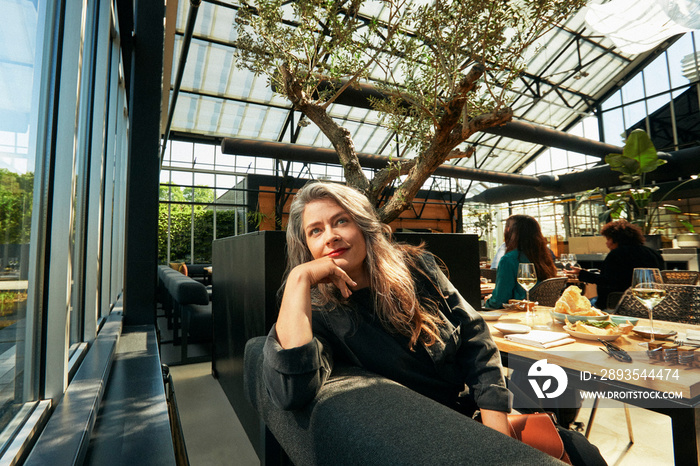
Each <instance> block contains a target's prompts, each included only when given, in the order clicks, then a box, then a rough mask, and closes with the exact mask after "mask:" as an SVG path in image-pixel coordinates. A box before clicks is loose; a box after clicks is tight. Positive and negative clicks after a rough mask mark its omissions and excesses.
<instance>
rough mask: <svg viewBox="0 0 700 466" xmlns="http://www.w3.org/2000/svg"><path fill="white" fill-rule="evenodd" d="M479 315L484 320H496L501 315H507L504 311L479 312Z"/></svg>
mask: <svg viewBox="0 0 700 466" xmlns="http://www.w3.org/2000/svg"><path fill="white" fill-rule="evenodd" d="M479 315H480V316H481V317H483V318H484V320H498V319H500V318H501V316H507V315H508V314H507V313H505V312H480V313H479Z"/></svg>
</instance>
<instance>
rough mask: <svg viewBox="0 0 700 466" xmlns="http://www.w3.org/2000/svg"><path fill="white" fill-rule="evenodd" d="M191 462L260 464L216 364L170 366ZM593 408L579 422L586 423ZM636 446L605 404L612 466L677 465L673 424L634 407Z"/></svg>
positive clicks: (602, 427) (616, 409) (601, 437)
mask: <svg viewBox="0 0 700 466" xmlns="http://www.w3.org/2000/svg"><path fill="white" fill-rule="evenodd" d="M171 373H172V376H173V380H174V385H175V394H176V397H177V402H178V407H179V410H180V418H181V421H182V424H183V432H184V435H185V442H186V444H187V452H188V455H189V458H190V463H191V464H192V465H193V466H198V465H203V466H204V465H207V466H214V465H236V466H238V465H240V466H248V465H251V466H252V465H257V464H259V461H258V458H257V456H256V455H255V451H254V450H253V447H252V445H251V444H250V442H248V438H247V437H246V434H245V432H244V431H243V428H242V426H241V425H240V423H239V422H238V419H237V418H236V416H235V413H234V411H233V409H232V408H231V405H230V404H229V403H228V399H227V398H226V396H225V395H224V392H223V390H222V389H221V387H220V386H219V383H218V382H217V381H216V379H214V378H213V377H212V375H211V363H200V364H188V365H183V366H175V367H171ZM589 406H590V405H586V404H584V407H583V408H582V409H581V413H580V415H579V420H580V421H581V420H582V421H584V422H587V421H588V417H589V414H590V407H589ZM630 411H631V418H632V428H633V432H634V439H635V443H634V444H632V445H629V440H628V437H627V425H626V423H625V416H624V411H623V409H622V404H620V403H615V402H610V403H603V402H601V404H600V407H599V408H598V411H597V415H596V419H595V422H594V424H593V428H592V430H591V435H590V440H591V441H592V442H593V443H594V444H595V445H597V446H598V448H600V450H601V453H602V454H603V456H604V457H605V459H606V460H607V462H608V464H609V465H610V466H626V465H629V466H637V465H651V464H653V465H672V464H673V449H672V446H671V422H670V420H669V418H668V417H666V416H663V415H661V414H657V413H653V412H651V411H647V410H644V409H641V408H630Z"/></svg>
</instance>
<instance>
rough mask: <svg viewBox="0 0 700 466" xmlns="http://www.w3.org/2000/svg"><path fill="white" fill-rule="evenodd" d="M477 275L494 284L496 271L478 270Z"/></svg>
mask: <svg viewBox="0 0 700 466" xmlns="http://www.w3.org/2000/svg"><path fill="white" fill-rule="evenodd" d="M479 271H480V272H479V273H480V275H481V276H482V277H484V278H485V279H487V280H488V281H490V282H495V281H496V273H497V272H498V270H496V269H479Z"/></svg>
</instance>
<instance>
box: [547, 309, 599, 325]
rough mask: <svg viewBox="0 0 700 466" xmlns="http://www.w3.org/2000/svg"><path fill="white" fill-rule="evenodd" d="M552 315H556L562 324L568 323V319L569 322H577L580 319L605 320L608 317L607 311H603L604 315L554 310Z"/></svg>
mask: <svg viewBox="0 0 700 466" xmlns="http://www.w3.org/2000/svg"><path fill="white" fill-rule="evenodd" d="M552 316H553V317H554V320H556V321H557V322H559V323H562V324H564V323H566V320H568V321H569V322H576V321H578V320H605V319H607V318H608V314H607V312H605V313H603V315H602V316H575V315H571V314H562V313H561V312H554V311H552Z"/></svg>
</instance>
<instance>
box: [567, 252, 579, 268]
mask: <svg viewBox="0 0 700 466" xmlns="http://www.w3.org/2000/svg"><path fill="white" fill-rule="evenodd" d="M568 262H569V266H570V267H577V266H578V262H576V254H569V259H568Z"/></svg>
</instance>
